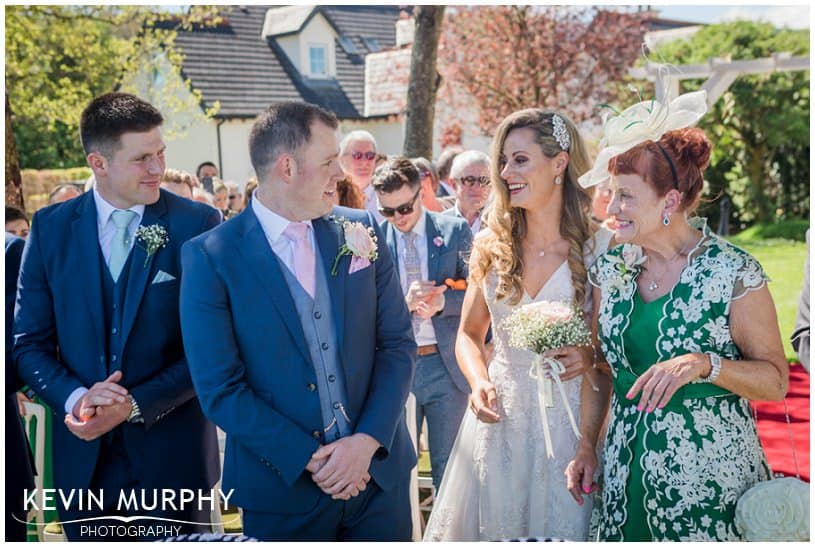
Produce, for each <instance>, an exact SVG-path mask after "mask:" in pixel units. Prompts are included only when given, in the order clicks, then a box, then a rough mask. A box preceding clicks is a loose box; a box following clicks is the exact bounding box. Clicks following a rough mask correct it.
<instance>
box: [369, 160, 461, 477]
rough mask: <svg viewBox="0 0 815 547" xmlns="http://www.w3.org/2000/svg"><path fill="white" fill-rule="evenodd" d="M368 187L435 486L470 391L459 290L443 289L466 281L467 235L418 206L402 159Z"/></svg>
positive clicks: (382, 169) (415, 182)
mask: <svg viewBox="0 0 815 547" xmlns="http://www.w3.org/2000/svg"><path fill="white" fill-rule="evenodd" d="M372 185H373V187H374V189H375V190H376V194H377V198H378V200H379V212H380V213H381V214H382V215H383V216H384V217H385V218H386V222H383V223H382V232H383V233H384V234H385V243H386V245H387V246H388V249H390V252H391V255H392V256H393V259H394V262H395V264H396V268H395V270H396V272H397V274H398V277H399V282H400V284H401V287H402V293H403V294H404V295H405V302H406V303H407V306H408V309H409V310H410V312H411V323H412V326H413V335H414V337H415V339H416V344H417V345H418V350H417V359H416V373H415V375H414V377H413V387H412V389H411V391H412V392H413V394H414V395H415V396H416V431H417V438H418V436H419V435H420V434H421V428H422V423H423V421H424V419H425V418H427V427H428V441H429V445H430V446H429V448H430V464H431V467H432V475H433V484H434V485H435V486H436V488H438V487H439V485H440V484H441V479H442V476H443V475H444V468H445V466H446V464H447V459H448V457H449V455H450V451H451V450H452V448H453V443H454V442H455V439H456V433H457V432H458V427H459V424H460V423H461V418H462V416H463V415H464V412H465V411H466V409H467V396H468V394H469V392H470V388H469V386H468V384H467V381H466V380H465V378H464V375H463V374H462V373H461V371H460V370H459V368H458V365H457V363H456V358H455V341H456V332H457V330H458V324H459V319H460V316H461V304H462V302H463V300H464V291H463V290H447V286H446V285H445V280H447V279H452V280H460V279H467V273H468V269H467V258H468V256H467V255H468V253H469V249H470V244H471V242H472V235H471V234H470V230H469V227H468V226H467V224H466V223H465V222H464V221H463V220H461V219H457V218H454V217H449V216H444V215H442V214H440V213H433V212H430V211H425V209H424V207H423V206H422V192H423V190H422V186H421V178H420V175H419V171H418V169H416V167H415V166H414V165H413V164H412V163H411V162H410V160H408V159H407V158H403V157H397V158H393V159H391V160H389V161H388V162H387V163H385V164H383V165H380V166H379V167H378V168H377V170H376V171H375V172H374V176H373V183H372Z"/></svg>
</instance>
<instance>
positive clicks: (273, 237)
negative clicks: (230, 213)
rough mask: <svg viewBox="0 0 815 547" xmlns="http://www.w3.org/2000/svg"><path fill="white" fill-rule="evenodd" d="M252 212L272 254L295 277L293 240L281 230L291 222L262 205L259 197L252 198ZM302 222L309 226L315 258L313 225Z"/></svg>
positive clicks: (315, 245)
mask: <svg viewBox="0 0 815 547" xmlns="http://www.w3.org/2000/svg"><path fill="white" fill-rule="evenodd" d="M252 212H254V213H255V216H256V217H257V218H258V222H260V227H261V228H263V233H264V234H265V235H266V241H267V242H268V243H269V247H271V248H272V251H273V252H274V254H276V255H277V257H278V258H279V259H280V261H281V262H283V264H285V265H286V267H287V268H288V269H289V271H290V272H291V273H292V274H293V275H295V277H296V274H295V272H294V242H293V241H291V240H290V239H289V238H287V237H286V236H284V235H283V230H285V229H286V227H287V226H288V225H289V224H291V221H290V220H287V219H285V218H283V217H282V216H280V215H278V214H277V213H275V212H274V211H272V210H271V209H269V208H268V207H266V206H265V205H263V204H262V203H261V202H260V200H259V199H253V200H252ZM304 224H308V226H309V228H310V229H309V231H308V238H309V241H310V242H311V248H312V249H313V250H314V253H315V258H316V253H317V243H316V240H315V239H314V226H313V225H312V224H311V221H310V220H306V221H305V222H304ZM315 264H316V261H315Z"/></svg>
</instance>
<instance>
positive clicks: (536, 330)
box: [502, 301, 591, 458]
mask: <svg viewBox="0 0 815 547" xmlns="http://www.w3.org/2000/svg"><path fill="white" fill-rule="evenodd" d="M502 327H503V328H504V329H506V330H507V331H508V332H509V345H510V346H512V347H513V348H518V349H525V350H529V351H532V352H533V353H535V358H534V359H533V360H532V366H531V368H530V369H529V376H530V378H532V379H534V380H535V381H536V383H537V386H538V402H539V403H540V413H541V423H542V424H543V438H544V441H545V442H546V453H547V455H548V456H549V457H550V458H553V457H554V450H553V447H552V438H551V435H550V433H549V421H548V419H547V416H546V408H547V407H552V406H554V397H553V394H552V381H554V382H555V384H557V387H558V390H559V391H560V398H561V401H562V402H563V405H564V407H565V409H566V413H567V415H568V417H569V422H570V423H571V426H572V431H574V434H575V436H577V438H578V439H579V438H580V430H579V429H578V428H577V423H576V422H575V419H574V415H573V414H572V409H571V408H570V407H569V401H568V398H567V396H566V391H565V389H564V387H563V384H562V383H561V381H560V375H561V374H563V372H565V370H566V368H565V367H564V366H563V363H561V362H560V361H558V360H557V359H552V358H550V357H544V356H543V355H542V354H543V353H544V352H546V351H549V350H552V349H557V348H561V347H563V346H588V345H590V344H591V335H590V334H589V330H588V329H587V328H586V324H585V323H584V322H583V318H582V317H581V314H580V313H579V312H578V311H577V310H575V309H574V308H572V307H570V306H568V305H566V304H564V303H562V302H548V301H543V302H534V303H532V304H525V305H523V306H519V307H518V308H517V309H516V310H515V311H514V312H512V314H511V315H510V316H509V317H507V318H506V319H504V321H503V323H502Z"/></svg>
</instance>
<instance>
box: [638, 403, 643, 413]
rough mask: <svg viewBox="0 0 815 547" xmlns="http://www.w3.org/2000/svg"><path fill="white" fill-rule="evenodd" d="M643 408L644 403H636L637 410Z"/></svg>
mask: <svg viewBox="0 0 815 547" xmlns="http://www.w3.org/2000/svg"><path fill="white" fill-rule="evenodd" d="M643 408H645V405H644V404H642V403H640V404H638V405H637V410H639V411H640V412H642V409H643Z"/></svg>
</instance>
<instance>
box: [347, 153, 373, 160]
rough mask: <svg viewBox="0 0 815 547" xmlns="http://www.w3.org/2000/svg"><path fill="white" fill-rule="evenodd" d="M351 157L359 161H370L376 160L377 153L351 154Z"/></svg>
mask: <svg viewBox="0 0 815 547" xmlns="http://www.w3.org/2000/svg"><path fill="white" fill-rule="evenodd" d="M351 157H352V158H354V159H355V160H357V161H359V160H361V159H362V158H365V159H366V160H368V161H371V160H372V159H375V158H376V152H351Z"/></svg>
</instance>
